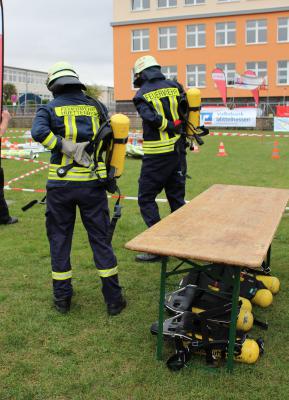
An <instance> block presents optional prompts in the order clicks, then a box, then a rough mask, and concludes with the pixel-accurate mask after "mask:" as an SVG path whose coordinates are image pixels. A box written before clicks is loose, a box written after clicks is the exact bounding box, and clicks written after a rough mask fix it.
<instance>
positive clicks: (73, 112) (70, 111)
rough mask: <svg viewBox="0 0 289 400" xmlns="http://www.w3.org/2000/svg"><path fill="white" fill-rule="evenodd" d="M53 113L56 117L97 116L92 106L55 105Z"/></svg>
mask: <svg viewBox="0 0 289 400" xmlns="http://www.w3.org/2000/svg"><path fill="white" fill-rule="evenodd" d="M55 113H56V115H57V116H58V117H65V116H66V115H68V116H74V117H78V116H82V115H83V116H85V117H98V112H97V109H96V108H95V107H93V106H86V105H81V106H63V107H55Z"/></svg>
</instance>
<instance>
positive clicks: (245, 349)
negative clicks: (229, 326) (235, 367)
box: [234, 339, 260, 364]
mask: <svg viewBox="0 0 289 400" xmlns="http://www.w3.org/2000/svg"><path fill="white" fill-rule="evenodd" d="M259 354H260V348H259V345H258V343H257V342H256V341H255V340H253V339H245V341H244V343H243V344H242V349H241V354H240V355H238V356H236V357H234V359H235V360H236V361H239V362H242V363H245V364H254V363H255V362H256V361H257V360H258V358H259Z"/></svg>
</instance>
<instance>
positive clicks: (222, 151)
mask: <svg viewBox="0 0 289 400" xmlns="http://www.w3.org/2000/svg"><path fill="white" fill-rule="evenodd" d="M227 155H228V154H227V153H226V151H225V146H224V143H223V142H221V143H220V145H219V153H218V154H217V156H218V157H226V156H227Z"/></svg>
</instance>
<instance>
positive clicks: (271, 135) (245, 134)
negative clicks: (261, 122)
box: [209, 132, 289, 138]
mask: <svg viewBox="0 0 289 400" xmlns="http://www.w3.org/2000/svg"><path fill="white" fill-rule="evenodd" d="M209 135H210V136H240V137H243V136H250V137H280V138H289V135H282V134H281V135H275V134H270V135H269V134H268V135H267V134H264V133H240V132H210V134H209Z"/></svg>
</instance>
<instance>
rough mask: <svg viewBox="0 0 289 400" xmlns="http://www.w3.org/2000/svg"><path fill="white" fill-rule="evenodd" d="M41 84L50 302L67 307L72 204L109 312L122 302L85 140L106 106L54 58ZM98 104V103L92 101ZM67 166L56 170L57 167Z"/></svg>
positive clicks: (38, 124)
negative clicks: (46, 99)
mask: <svg viewBox="0 0 289 400" xmlns="http://www.w3.org/2000/svg"><path fill="white" fill-rule="evenodd" d="M47 87H48V89H49V90H50V91H51V92H52V93H53V97H54V99H53V100H52V101H51V102H50V103H48V104H47V105H44V106H41V107H40V108H39V109H38V111H37V114H36V117H35V119H34V122H33V126H32V132H31V133H32V136H33V138H34V140H35V141H37V142H39V143H41V144H42V145H43V146H44V147H46V148H47V149H49V150H51V160H50V166H49V175H48V182H47V210H46V228H47V236H48V240H49V243H50V252H51V264H52V280H53V292H54V305H55V307H56V309H57V310H58V311H60V312H62V313H65V312H67V311H69V309H70V303H71V297H72V295H73V289H72V268H71V263H70V252H71V243H72V237H73V230H74V224H75V218H76V209H77V206H78V208H79V211H80V216H81V219H82V223H83V225H84V227H85V229H86V231H87V234H88V239H89V243H90V246H91V248H92V251H93V257H94V262H95V266H96V268H97V271H98V274H99V276H100V278H101V281H102V293H103V296H104V300H105V303H106V304H107V311H108V314H109V315H116V314H119V313H120V312H121V311H122V309H123V308H124V307H125V305H126V302H125V300H124V298H123V296H122V290H121V286H120V285H119V282H118V266H117V260H116V257H115V255H114V253H113V250H112V247H111V244H110V241H109V240H107V238H108V230H109V225H110V219H109V210H108V202H107V196H106V190H105V188H104V186H103V183H102V182H101V180H103V179H104V178H105V177H106V167H105V164H104V163H98V170H97V171H96V172H97V173H94V172H92V171H91V169H90V168H89V165H90V163H91V152H92V150H88V149H89V146H88V147H87V145H88V144H89V143H90V142H91V141H92V140H93V139H94V138H95V137H96V135H97V132H98V128H99V126H100V124H101V123H102V122H103V120H106V119H107V118H108V115H107V110H106V108H105V106H104V105H103V104H101V103H100V102H97V103H96V102H94V101H93V100H92V99H90V98H88V97H86V96H85V95H84V93H83V92H82V89H83V90H85V86H84V85H83V84H82V83H81V82H80V81H79V79H78V75H77V74H76V72H75V71H74V69H73V67H72V66H71V65H70V64H69V63H66V62H59V63H56V64H55V65H53V66H52V67H51V69H50V70H49V72H48V79H47ZM97 105H98V107H97ZM66 166H72V168H71V169H69V170H68V171H67V173H66V174H65V175H64V176H62V175H61V174H60V173H59V171H61V169H63V167H66Z"/></svg>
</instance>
